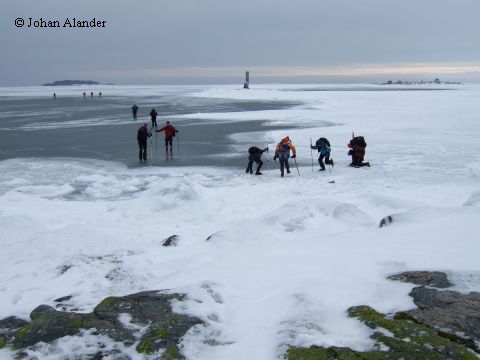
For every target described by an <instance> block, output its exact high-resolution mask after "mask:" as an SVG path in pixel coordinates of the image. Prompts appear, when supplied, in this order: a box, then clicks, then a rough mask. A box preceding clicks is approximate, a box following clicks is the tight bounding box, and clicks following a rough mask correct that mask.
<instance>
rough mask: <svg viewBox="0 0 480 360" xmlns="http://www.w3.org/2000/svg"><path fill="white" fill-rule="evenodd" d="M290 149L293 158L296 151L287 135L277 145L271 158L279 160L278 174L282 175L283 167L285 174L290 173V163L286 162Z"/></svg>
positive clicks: (295, 155)
mask: <svg viewBox="0 0 480 360" xmlns="http://www.w3.org/2000/svg"><path fill="white" fill-rule="evenodd" d="M290 150H291V151H292V158H293V159H295V158H296V157H297V151H296V150H295V146H293V144H292V142H291V141H290V138H289V137H288V136H287V137H285V138H283V139H282V140H281V141H280V142H279V143H278V145H277V147H276V149H275V156H274V157H273V160H277V158H278V159H279V161H280V176H282V177H283V176H284V169H285V168H286V169H287V174H290V165H289V164H288V159H289V158H290Z"/></svg>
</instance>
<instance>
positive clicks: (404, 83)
mask: <svg viewBox="0 0 480 360" xmlns="http://www.w3.org/2000/svg"><path fill="white" fill-rule="evenodd" d="M461 84H462V83H459V82H451V81H440V79H435V80H433V81H402V80H398V81H392V80H389V81H387V82H384V83H381V84H380V85H461Z"/></svg>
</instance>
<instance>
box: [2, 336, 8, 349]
mask: <svg viewBox="0 0 480 360" xmlns="http://www.w3.org/2000/svg"><path fill="white" fill-rule="evenodd" d="M7 344H8V339H7V338H6V337H5V336H2V335H0V349H3V348H5V347H7Z"/></svg>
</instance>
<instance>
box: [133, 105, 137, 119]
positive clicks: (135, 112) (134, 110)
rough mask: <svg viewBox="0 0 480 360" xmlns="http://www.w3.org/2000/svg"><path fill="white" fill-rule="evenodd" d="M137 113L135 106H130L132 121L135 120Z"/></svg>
mask: <svg viewBox="0 0 480 360" xmlns="http://www.w3.org/2000/svg"><path fill="white" fill-rule="evenodd" d="M137 112H138V106H137V104H133V106H132V115H133V120H137Z"/></svg>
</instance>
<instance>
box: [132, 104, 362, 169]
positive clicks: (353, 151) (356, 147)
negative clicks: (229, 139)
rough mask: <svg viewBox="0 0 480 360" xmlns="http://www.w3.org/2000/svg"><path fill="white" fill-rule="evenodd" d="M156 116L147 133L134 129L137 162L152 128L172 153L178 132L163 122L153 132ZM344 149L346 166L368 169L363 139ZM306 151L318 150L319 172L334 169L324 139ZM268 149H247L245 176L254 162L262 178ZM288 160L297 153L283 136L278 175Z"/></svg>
mask: <svg viewBox="0 0 480 360" xmlns="http://www.w3.org/2000/svg"><path fill="white" fill-rule="evenodd" d="M138 109H139V108H138V106H137V104H134V105H133V106H132V114H133V119H134V120H137V113H138ZM157 115H158V112H157V111H156V110H155V108H152V110H151V111H150V119H151V122H152V127H151V130H148V125H147V124H146V123H145V124H143V125H142V126H141V127H140V128H139V129H138V132H137V141H138V147H139V153H138V157H139V159H140V162H141V161H147V140H148V138H149V137H151V136H152V131H153V129H155V132H157V133H158V132H165V153H166V154H167V156H168V154H169V153H170V155H171V156H172V154H173V138H174V137H175V136H176V134H177V133H178V130H177V129H176V128H175V127H174V126H173V125H172V124H170V121H167V122H166V123H165V125H164V126H163V127H162V128H160V129H157ZM347 146H348V148H350V150H349V152H348V155H349V156H351V157H352V162H351V163H350V166H352V167H362V166H370V163H369V162H364V161H363V160H364V157H365V148H366V147H367V143H366V142H365V139H364V137H363V136H354V134H353V133H352V139H351V140H350V142H349V143H348V145H347ZM310 148H311V149H312V150H317V151H318V154H319V156H318V164H319V165H320V170H319V171H325V164H327V165H331V166H332V167H333V166H334V162H333V159H331V158H330V153H331V145H330V141H328V139H327V138H325V137H321V138H319V139H318V140H317V141H315V145H313V144H311V143H310ZM268 150H269V149H268V146H267V147H266V148H264V149H260V148H259V147H256V146H252V147H250V148H249V149H248V164H247V169H246V171H245V172H246V173H247V174H248V173H250V174H253V163H256V164H257V168H256V171H255V175H263V174H262V172H261V171H260V170H261V168H262V166H263V161H262V159H261V157H262V155H263V153H264V152H268ZM290 153H291V154H290ZM290 157H291V158H292V159H294V160H295V159H296V157H297V150H296V149H295V146H293V143H292V141H291V140H290V137H288V136H287V137H284V138H283V139H282V140H280V142H279V143H278V144H277V146H276V148H275V155H274V157H273V160H275V161H276V160H277V159H278V160H279V163H280V176H282V177H283V176H285V170H286V171H287V174H290V164H289V163H288V160H289V159H290ZM324 160H325V162H324ZM312 162H313V160H312ZM295 165H296V160H295ZM312 165H313V163H312ZM297 169H298V167H297Z"/></svg>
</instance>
